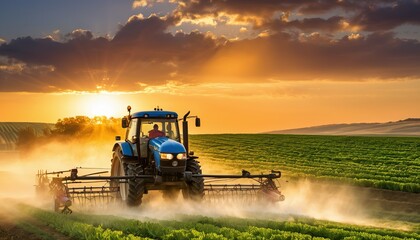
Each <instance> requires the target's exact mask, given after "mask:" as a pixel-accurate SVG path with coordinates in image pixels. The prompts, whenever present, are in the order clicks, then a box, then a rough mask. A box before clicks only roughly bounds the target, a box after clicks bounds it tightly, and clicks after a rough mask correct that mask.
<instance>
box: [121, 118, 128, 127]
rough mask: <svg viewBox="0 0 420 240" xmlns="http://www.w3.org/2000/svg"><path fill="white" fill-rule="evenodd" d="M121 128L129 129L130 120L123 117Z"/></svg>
mask: <svg viewBox="0 0 420 240" xmlns="http://www.w3.org/2000/svg"><path fill="white" fill-rule="evenodd" d="M121 127H122V128H128V119H127V117H123V118H122V119H121Z"/></svg>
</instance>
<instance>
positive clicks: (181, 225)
mask: <svg viewBox="0 0 420 240" xmlns="http://www.w3.org/2000/svg"><path fill="white" fill-rule="evenodd" d="M25 208H26V209H27V211H29V212H31V214H32V216H33V217H35V218H37V219H39V220H41V221H43V222H45V224H47V225H50V226H51V227H53V228H55V229H57V230H58V231H60V232H62V233H63V234H65V235H67V236H70V237H72V238H76V239H419V238H420V235H419V234H417V233H415V232H402V231H395V230H389V229H380V228H370V227H360V226H354V225H346V224H340V223H332V222H327V221H319V220H314V219H305V218H296V217H295V218H294V220H288V221H270V220H257V219H239V218H218V219H215V218H210V217H197V216H196V217H191V216H190V217H188V216H180V217H179V218H178V220H176V221H175V220H159V221H158V220H148V221H139V220H134V219H125V218H121V217H115V216H102V215H101V216H99V215H84V214H73V215H70V216H66V215H62V214H57V213H53V212H48V211H45V210H41V209H35V208H32V207H28V206H26V207H25Z"/></svg>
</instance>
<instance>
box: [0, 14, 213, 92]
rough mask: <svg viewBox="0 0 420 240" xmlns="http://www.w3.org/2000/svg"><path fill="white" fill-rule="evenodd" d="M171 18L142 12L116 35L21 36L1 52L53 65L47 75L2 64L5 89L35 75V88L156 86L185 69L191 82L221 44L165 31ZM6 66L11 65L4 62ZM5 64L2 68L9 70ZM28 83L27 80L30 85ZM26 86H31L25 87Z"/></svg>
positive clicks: (32, 62) (32, 63)
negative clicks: (58, 39) (144, 16)
mask: <svg viewBox="0 0 420 240" xmlns="http://www.w3.org/2000/svg"><path fill="white" fill-rule="evenodd" d="M173 21H174V19H172V18H165V19H163V18H159V17H156V16H151V17H150V18H147V19H140V18H138V17H134V18H131V19H130V21H129V22H128V23H127V24H126V25H124V26H122V27H121V29H120V30H119V32H118V33H117V34H116V35H115V37H114V38H113V39H112V40H109V39H106V38H101V37H99V38H93V37H92V34H91V33H90V32H88V31H82V30H75V31H74V32H72V33H71V34H68V35H67V37H68V38H69V40H67V41H66V42H56V41H53V40H52V39H51V38H45V39H33V38H31V37H25V38H18V39H14V40H12V41H11V42H10V43H7V44H3V45H1V46H0V55H3V56H7V57H8V58H10V59H13V60H14V61H15V62H19V63H21V64H23V65H24V66H26V68H28V67H29V68H33V67H34V66H51V68H52V69H53V70H52V71H50V72H49V73H48V74H43V75H42V76H41V75H40V76H39V77H37V76H36V75H34V73H32V72H33V71H31V74H29V73H27V72H25V71H16V72H14V74H13V73H12V72H10V71H6V70H3V69H2V68H0V87H1V90H2V91H15V90H16V89H17V88H18V86H21V85H22V82H28V83H29V82H33V81H34V79H36V82H37V85H38V87H37V89H36V90H35V91H51V90H80V91H82V90H89V91H93V90H95V89H103V88H105V87H106V88H108V89H109V90H125V91H129V90H137V89H138V88H139V87H140V86H141V85H144V84H146V85H149V84H151V85H157V84H161V83H164V82H165V81H167V80H171V79H172V78H173V77H175V76H176V75H177V73H178V72H182V75H181V76H180V77H179V79H180V80H183V81H188V80H187V78H189V73H190V72H193V71H194V69H195V68H196V65H197V64H199V63H201V62H203V61H205V60H206V59H208V58H209V57H210V56H211V55H212V53H213V52H214V51H216V49H217V41H216V40H215V39H212V38H211V37H209V36H207V35H205V34H201V33H198V32H191V33H188V34H185V33H176V34H175V35H173V34H170V33H166V32H165V30H166V28H167V27H168V26H169V25H171V24H173V23H174V22H173ZM3 66H8V65H7V63H5V62H4V61H3ZM5 68H6V67H4V69H5ZM29 85H30V84H25V86H29ZM22 90H24V91H31V89H29V88H23V89H22Z"/></svg>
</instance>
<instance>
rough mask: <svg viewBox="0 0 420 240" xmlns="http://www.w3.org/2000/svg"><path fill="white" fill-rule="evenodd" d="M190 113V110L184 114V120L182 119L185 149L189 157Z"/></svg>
mask: <svg viewBox="0 0 420 240" xmlns="http://www.w3.org/2000/svg"><path fill="white" fill-rule="evenodd" d="M188 115H190V111H188V112H187V113H186V114H185V115H184V117H183V121H182V138H183V143H184V147H185V150H186V151H187V157H188V155H189V148H188V121H187V117H188Z"/></svg>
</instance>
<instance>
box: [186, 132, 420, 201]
mask: <svg viewBox="0 0 420 240" xmlns="http://www.w3.org/2000/svg"><path fill="white" fill-rule="evenodd" d="M191 143H192V147H191V149H194V150H195V151H196V152H197V153H199V155H200V157H201V159H203V161H205V159H206V158H209V159H212V160H216V161H219V162H224V163H227V164H232V165H235V166H239V165H241V166H251V167H252V166H255V168H256V169H265V170H269V169H270V168H277V169H281V170H283V171H285V172H286V173H287V174H288V175H289V176H307V177H312V178H318V179H329V180H338V181H341V182H347V183H352V184H356V185H361V186H368V187H376V188H384V189H390V190H399V191H406V192H416V193H418V192H420V178H419V176H418V173H419V172H420V138H417V137H360V136H304V135H300V136H299V135H268V134H218V135H194V136H191Z"/></svg>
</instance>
